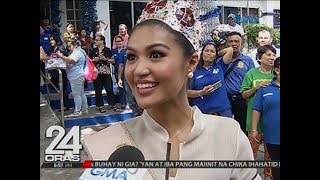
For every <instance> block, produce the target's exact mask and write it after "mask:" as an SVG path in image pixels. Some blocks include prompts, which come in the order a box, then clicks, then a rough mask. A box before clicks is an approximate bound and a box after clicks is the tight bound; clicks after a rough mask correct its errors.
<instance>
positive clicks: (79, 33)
mask: <svg viewBox="0 0 320 180" xmlns="http://www.w3.org/2000/svg"><path fill="white" fill-rule="evenodd" d="M83 30H84V31H86V37H87V36H88V32H87V30H86V29H85V28H81V29H80V31H79V32H78V36H79V37H82V35H81V31H83Z"/></svg>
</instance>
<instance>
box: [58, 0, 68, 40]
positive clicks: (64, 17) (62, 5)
mask: <svg viewBox="0 0 320 180" xmlns="http://www.w3.org/2000/svg"><path fill="white" fill-rule="evenodd" d="M59 9H60V11H61V13H60V16H61V20H60V22H61V27H60V32H61V40H62V38H63V34H64V33H65V32H67V27H66V26H67V5H66V0H61V1H60V4H59Z"/></svg>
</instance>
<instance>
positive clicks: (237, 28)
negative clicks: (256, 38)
mask: <svg viewBox="0 0 320 180" xmlns="http://www.w3.org/2000/svg"><path fill="white" fill-rule="evenodd" d="M235 18H236V15H234V14H232V13H230V14H229V15H228V26H229V28H230V31H237V32H238V33H240V34H241V36H243V35H244V31H243V28H242V26H240V25H239V24H237V23H235V22H234V19H235Z"/></svg>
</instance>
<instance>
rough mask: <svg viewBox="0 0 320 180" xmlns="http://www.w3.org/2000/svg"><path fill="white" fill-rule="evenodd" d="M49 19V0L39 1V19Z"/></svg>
mask: <svg viewBox="0 0 320 180" xmlns="http://www.w3.org/2000/svg"><path fill="white" fill-rule="evenodd" d="M45 16H46V17H48V18H50V0H42V1H40V17H45Z"/></svg>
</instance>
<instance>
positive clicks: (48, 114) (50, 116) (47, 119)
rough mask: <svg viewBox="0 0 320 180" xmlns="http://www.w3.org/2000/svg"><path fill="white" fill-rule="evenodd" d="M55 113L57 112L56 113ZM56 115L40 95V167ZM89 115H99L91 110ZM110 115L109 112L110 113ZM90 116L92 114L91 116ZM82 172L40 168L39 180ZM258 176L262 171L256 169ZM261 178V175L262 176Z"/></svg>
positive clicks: (71, 178)
mask: <svg viewBox="0 0 320 180" xmlns="http://www.w3.org/2000/svg"><path fill="white" fill-rule="evenodd" d="M56 113H57V112H56ZM56 113H55V112H53V111H52V109H51V108H50V106H49V105H48V103H47V102H46V100H45V99H44V98H43V96H42V95H41V94H40V167H41V165H42V163H43V161H44V150H45V149H46V148H47V147H48V146H49V144H50V143H51V142H52V139H48V138H45V136H44V135H45V130H46V129H47V128H48V127H50V126H52V125H61V122H60V119H59V118H58V117H57V116H56ZM91 113H93V114H95V113H99V112H97V111H94V110H92V111H91ZM110 113H111V112H110ZM91 115H92V114H91ZM106 127H107V125H102V126H90V127H84V128H82V129H81V139H83V138H84V137H85V136H86V135H88V134H92V133H94V132H96V131H100V130H101V129H104V128H106ZM80 157H81V159H82V160H84V159H88V158H87V155H86V154H85V153H84V152H82V153H81V155H80ZM262 157H263V146H261V148H260V152H259V153H258V160H262V159H263V158H262ZM82 172H83V169H43V168H40V179H41V180H76V179H78V178H79V177H80V176H81V174H82ZM258 172H259V174H260V175H262V174H263V173H262V172H263V170H262V169H258ZM262 177H263V175H262Z"/></svg>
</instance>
